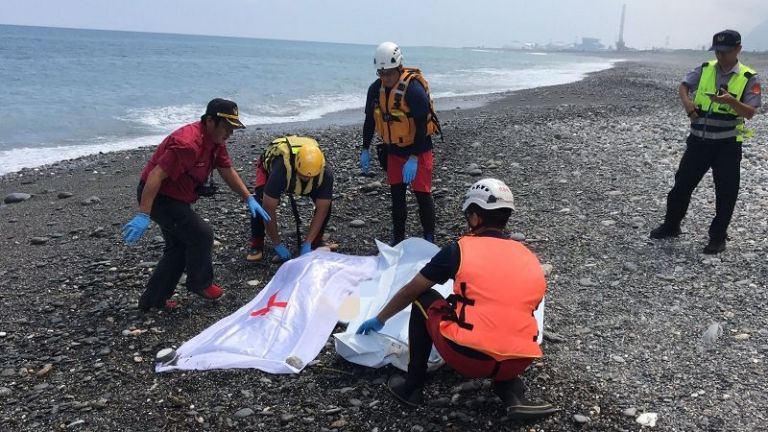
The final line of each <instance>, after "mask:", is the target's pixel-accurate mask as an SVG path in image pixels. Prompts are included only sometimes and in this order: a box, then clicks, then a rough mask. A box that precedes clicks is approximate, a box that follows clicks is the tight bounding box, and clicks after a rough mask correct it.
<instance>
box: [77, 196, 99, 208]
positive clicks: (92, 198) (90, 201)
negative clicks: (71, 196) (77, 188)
mask: <svg viewBox="0 0 768 432" xmlns="http://www.w3.org/2000/svg"><path fill="white" fill-rule="evenodd" d="M100 202H101V198H99V197H97V196H95V195H94V196H90V197H88V198H86V199H84V200H82V201H80V204H81V205H84V206H89V205H93V204H99V203H100Z"/></svg>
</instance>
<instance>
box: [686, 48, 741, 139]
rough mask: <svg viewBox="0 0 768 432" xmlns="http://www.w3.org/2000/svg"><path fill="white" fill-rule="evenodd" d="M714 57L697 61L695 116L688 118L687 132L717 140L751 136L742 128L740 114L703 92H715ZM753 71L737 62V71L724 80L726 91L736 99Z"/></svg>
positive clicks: (715, 68)
mask: <svg viewBox="0 0 768 432" xmlns="http://www.w3.org/2000/svg"><path fill="white" fill-rule="evenodd" d="M717 67H718V66H717V60H711V61H709V62H707V63H704V64H702V65H701V77H700V78H699V85H698V87H697V88H696V97H695V98H694V101H693V103H694V105H695V106H696V109H697V111H698V113H699V118H697V119H696V120H694V121H692V122H691V135H694V136H697V137H699V138H703V139H710V140H719V139H731V138H734V137H735V138H736V141H738V142H742V141H743V140H744V138H745V136H747V137H748V136H751V133H750V132H751V131H747V130H746V129H745V128H744V118H743V117H741V116H739V115H738V113H737V112H736V111H735V110H734V109H733V108H732V107H731V106H730V105H728V104H721V103H717V102H713V101H712V100H711V99H710V98H709V96H707V95H706V94H707V93H717V92H718V90H719V89H718V88H717ZM754 74H755V71H754V70H753V69H751V68H749V67H747V66H744V65H743V64H739V72H738V73H735V74H733V75H732V76H731V78H730V79H729V80H728V87H727V91H728V92H729V93H730V94H731V95H732V96H733V97H734V98H735V99H736V100H739V101H740V100H741V97H742V96H743V94H744V90H745V89H746V87H747V83H748V82H749V78H750V77H751V76H752V75H754Z"/></svg>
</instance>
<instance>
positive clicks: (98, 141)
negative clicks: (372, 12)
mask: <svg viewBox="0 0 768 432" xmlns="http://www.w3.org/2000/svg"><path fill="white" fill-rule="evenodd" d="M374 50H375V47H374V46H369V45H355V44H339V43H319V42H296V41H283V40H268V39H248V38H232V37H215V36H193V35H175V34H158V33H136V32H117V31H101V30H77V29H60V28H46V27H22V26H8V25H0V174H4V173H7V172H12V171H16V170H19V169H21V168H23V167H35V166H39V165H43V164H46V163H51V162H55V161H58V160H64V159H70V158H74V157H78V156H82V155H86V154H91V153H98V152H108V151H116V150H123V149H129V148H136V147H140V146H145V145H154V144H157V143H159V141H160V140H161V139H162V138H163V137H164V136H165V135H167V134H168V133H170V132H172V131H173V130H174V129H176V128H177V127H179V126H181V125H183V124H186V123H189V122H192V121H194V120H196V119H198V118H199V117H200V115H201V114H202V113H203V112H204V111H205V104H206V103H207V102H208V100H210V99H212V98H214V97H224V98H229V99H232V100H234V101H235V102H237V104H238V105H239V107H240V114H241V118H242V119H243V121H244V123H245V124H246V125H248V126H255V125H268V124H277V123H285V122H297V121H306V120H313V119H320V118H323V116H326V115H328V114H330V113H335V112H339V111H343V110H350V109H352V110H357V109H359V110H360V121H362V116H363V114H362V107H363V105H364V102H365V94H366V90H367V88H368V86H369V85H370V83H371V82H372V81H373V80H374V79H375V78H376V76H375V71H374V67H373V52H374ZM403 50H404V54H405V64H406V65H410V66H415V67H419V68H420V69H422V71H424V74H425V76H426V77H427V79H428V80H429V82H430V87H431V88H432V94H433V97H434V98H436V99H439V98H444V97H451V96H468V95H484V94H494V93H501V92H506V91H510V90H518V89H523V88H531V87H537V86H546V85H554V84H563V83H567V82H572V81H576V80H579V79H582V78H583V77H584V76H585V75H586V74H587V73H589V72H593V71H597V70H601V69H605V68H608V67H610V66H611V65H612V61H611V60H608V59H602V58H590V57H586V56H583V55H576V54H567V53H534V52H524V51H505V50H493V49H469V48H463V49H462V48H436V47H408V46H404V47H403Z"/></svg>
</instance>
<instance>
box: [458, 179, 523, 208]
mask: <svg viewBox="0 0 768 432" xmlns="http://www.w3.org/2000/svg"><path fill="white" fill-rule="evenodd" d="M470 204H477V205H478V206H480V208H483V209H485V210H495V209H500V208H508V209H512V210H514V209H515V199H514V197H513V196H512V191H511V190H509V187H507V185H506V184H504V182H503V181H501V180H497V179H493V178H486V179H482V180H480V181H478V182H477V183H475V184H473V185H472V186H471V187H470V188H469V190H468V191H467V194H466V195H465V199H464V204H462V205H461V211H467V207H469V205H470Z"/></svg>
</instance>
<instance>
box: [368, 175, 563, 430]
mask: <svg viewBox="0 0 768 432" xmlns="http://www.w3.org/2000/svg"><path fill="white" fill-rule="evenodd" d="M512 210H514V201H513V197H512V192H511V191H510V190H509V188H508V187H507V185H506V184H504V182H502V181H501V180H497V179H490V178H488V179H483V180H480V181H478V182H477V183H475V184H474V185H472V186H471V187H470V188H469V190H468V191H467V194H466V199H465V200H464V204H463V205H462V211H463V212H464V217H465V218H466V220H467V225H468V228H469V232H468V233H467V234H466V235H464V236H462V237H461V238H459V239H458V240H457V241H455V242H453V243H451V244H449V245H448V246H446V247H444V248H442V249H441V250H440V252H438V253H437V254H436V255H435V256H434V257H433V258H432V260H431V261H430V262H429V263H428V264H427V265H426V266H424V268H422V269H421V271H420V272H419V273H418V274H417V275H416V276H415V277H414V278H413V279H411V281H410V282H408V283H407V284H406V285H405V286H404V287H402V288H401V289H400V290H399V291H398V292H397V293H396V294H395V295H394V296H393V297H392V299H391V300H390V301H389V302H388V303H387V304H386V305H385V306H384V307H383V308H382V309H381V311H380V312H379V313H378V315H376V316H375V317H373V318H370V319H368V320H367V321H365V322H363V324H361V325H360V327H359V328H358V330H357V333H359V334H367V333H369V332H370V331H380V330H381V329H382V328H383V327H384V323H385V322H386V321H387V320H388V319H389V318H391V317H392V316H394V315H395V314H396V313H398V312H399V311H401V310H403V309H404V308H405V307H407V306H408V305H409V304H411V303H412V304H413V306H412V308H411V318H410V322H409V325H408V343H409V347H408V348H409V362H408V373H407V376H406V377H405V378H403V377H401V376H393V377H391V378H390V379H389V382H388V383H387V387H388V388H389V390H390V391H391V392H392V394H393V395H394V396H395V397H396V398H397V399H398V400H399V401H400V402H402V403H404V404H406V405H409V406H413V407H415V406H419V405H421V404H422V403H423V387H424V383H425V380H426V373H427V360H428V359H429V354H430V351H431V350H432V345H433V344H434V346H435V348H436V349H437V350H438V352H440V355H441V356H442V357H443V359H444V360H445V362H446V363H448V365H450V366H451V368H452V369H453V370H455V371H456V372H458V373H459V374H461V375H463V376H465V377H468V378H492V379H493V385H492V390H493V392H494V393H495V394H496V395H497V396H499V398H501V400H502V401H503V403H504V405H505V406H506V407H507V411H508V413H509V414H510V416H511V417H514V418H539V417H544V416H547V415H549V414H552V413H554V412H556V411H557V409H556V408H554V407H552V405H550V404H548V403H532V402H530V401H528V400H527V399H526V398H525V396H524V386H523V382H522V380H521V379H520V375H522V373H523V372H524V371H525V369H526V368H527V367H528V365H530V364H531V362H532V361H533V360H534V359H536V358H540V357H542V356H543V354H542V351H541V347H539V344H538V343H537V342H536V341H537V337H538V326H537V323H536V319H535V318H534V316H533V311H534V310H536V309H537V308H538V306H539V303H541V300H542V299H543V298H544V292H545V290H546V281H545V280H544V273H543V271H542V269H541V265H540V263H539V260H538V259H537V258H536V256H535V255H534V254H533V253H532V252H531V251H530V250H528V248H526V247H525V246H523V245H522V244H521V243H518V242H516V241H514V240H511V239H509V238H508V237H507V235H505V234H504V231H503V230H504V227H505V226H506V224H507V222H508V220H509V217H510V215H511V214H512ZM449 279H453V280H454V284H453V294H451V295H450V296H449V297H448V299H445V298H443V297H442V296H441V295H440V293H438V292H437V291H435V290H434V289H431V288H432V286H434V285H435V284H443V283H445V282H447V281H448V280H449Z"/></svg>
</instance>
